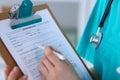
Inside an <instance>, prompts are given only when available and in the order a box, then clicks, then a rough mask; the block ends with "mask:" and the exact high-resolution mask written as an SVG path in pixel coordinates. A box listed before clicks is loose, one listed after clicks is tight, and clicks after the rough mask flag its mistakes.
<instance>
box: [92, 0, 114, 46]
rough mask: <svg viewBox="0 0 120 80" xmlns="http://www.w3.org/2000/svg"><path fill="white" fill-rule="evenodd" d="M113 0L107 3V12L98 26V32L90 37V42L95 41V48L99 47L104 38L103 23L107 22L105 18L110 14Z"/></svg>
mask: <svg viewBox="0 0 120 80" xmlns="http://www.w3.org/2000/svg"><path fill="white" fill-rule="evenodd" d="M112 2H113V0H109V2H108V4H107V7H106V9H105V12H104V14H103V16H102V19H101V21H100V23H99V26H98V29H97V33H96V34H92V36H91V38H90V43H93V44H94V48H98V46H99V44H100V42H101V40H102V38H103V34H102V32H100V30H101V28H102V27H103V24H104V22H105V19H106V17H107V15H108V12H109V9H110V7H111V4H112Z"/></svg>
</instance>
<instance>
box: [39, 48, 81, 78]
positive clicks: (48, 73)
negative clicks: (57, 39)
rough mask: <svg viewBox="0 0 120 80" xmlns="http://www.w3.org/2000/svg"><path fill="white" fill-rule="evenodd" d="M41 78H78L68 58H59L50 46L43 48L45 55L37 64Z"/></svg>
mask: <svg viewBox="0 0 120 80" xmlns="http://www.w3.org/2000/svg"><path fill="white" fill-rule="evenodd" d="M38 67H39V69H40V72H41V75H42V78H43V80H80V78H79V77H78V75H77V73H76V72H75V70H74V68H73V67H72V65H71V64H70V62H69V61H68V60H64V61H63V60H60V59H59V58H58V57H57V56H56V55H54V54H53V49H52V48H51V47H46V48H45V55H44V56H43V58H42V60H41V61H40V63H39V64H38Z"/></svg>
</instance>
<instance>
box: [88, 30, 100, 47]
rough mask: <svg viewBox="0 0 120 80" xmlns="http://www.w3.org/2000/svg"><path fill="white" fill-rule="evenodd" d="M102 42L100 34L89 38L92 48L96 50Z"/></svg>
mask: <svg viewBox="0 0 120 80" xmlns="http://www.w3.org/2000/svg"><path fill="white" fill-rule="evenodd" d="M101 40H102V33H101V32H98V33H96V34H92V36H91V38H90V43H93V44H94V48H95V49H96V48H98V46H99V44H100V42H101Z"/></svg>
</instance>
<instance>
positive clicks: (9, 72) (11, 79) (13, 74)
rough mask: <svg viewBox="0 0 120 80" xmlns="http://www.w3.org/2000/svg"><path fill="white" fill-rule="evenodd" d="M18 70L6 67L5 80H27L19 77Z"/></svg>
mask: <svg viewBox="0 0 120 80" xmlns="http://www.w3.org/2000/svg"><path fill="white" fill-rule="evenodd" d="M19 74H20V70H19V68H18V67H14V68H13V69H11V68H10V67H9V66H7V65H6V68H5V78H6V79H5V80H27V78H28V77H27V76H26V75H25V76H22V77H20V75H19Z"/></svg>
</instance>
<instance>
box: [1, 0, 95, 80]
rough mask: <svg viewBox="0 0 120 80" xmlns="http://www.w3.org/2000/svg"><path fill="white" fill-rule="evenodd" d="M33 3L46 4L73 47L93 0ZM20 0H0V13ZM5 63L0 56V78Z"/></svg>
mask: <svg viewBox="0 0 120 80" xmlns="http://www.w3.org/2000/svg"><path fill="white" fill-rule="evenodd" d="M31 1H33V4H34V5H39V4H48V6H49V7H50V9H51V11H52V12H53V14H54V16H55V17H56V19H57V21H58V22H59V24H60V25H61V27H62V29H63V30H64V32H65V33H66V35H67V37H68V38H69V40H70V41H71V43H72V44H73V46H74V47H76V46H77V43H78V40H79V38H80V36H81V33H82V31H83V29H84V27H85V25H86V22H87V19H88V16H89V15H90V13H91V10H92V8H93V6H94V4H95V0H31ZM21 2H22V0H0V13H2V12H6V10H8V9H9V8H10V7H11V6H12V5H14V4H21ZM4 66H5V63H4V61H3V60H2V58H1V57H0V80H5V79H4V73H3V70H4Z"/></svg>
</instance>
